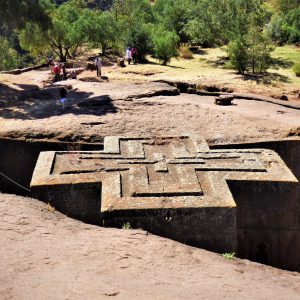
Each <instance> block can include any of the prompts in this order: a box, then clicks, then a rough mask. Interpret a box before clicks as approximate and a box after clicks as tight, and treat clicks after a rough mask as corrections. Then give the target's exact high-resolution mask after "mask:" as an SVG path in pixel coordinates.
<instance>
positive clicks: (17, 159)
mask: <svg viewBox="0 0 300 300" xmlns="http://www.w3.org/2000/svg"><path fill="white" fill-rule="evenodd" d="M234 148H238V149H243V148H244V149H246V148H247V149H252V148H265V149H271V150H274V151H276V152H277V153H278V154H279V155H280V156H281V158H282V159H283V160H284V162H285V163H286V165H287V166H288V167H289V168H290V170H291V171H292V172H293V174H294V175H295V176H296V178H297V179H298V180H300V140H299V139H298V140H282V141H270V142H259V143H243V144H229V145H228V144H224V145H212V146H211V149H234ZM102 149H103V145H102V144H100V143H97V144H92V143H76V142H72V143H68V142H63V141H59V142H58V141H47V140H46V141H45V140H44V141H36V140H20V139H11V138H2V139H0V153H1V156H0V172H1V173H2V174H1V175H0V191H1V192H3V193H9V194H17V195H23V196H32V195H31V193H30V192H29V191H27V190H25V189H24V188H23V187H25V188H26V189H29V185H30V181H31V178H32V174H33V171H34V168H35V164H36V161H37V159H38V156H39V154H40V152H43V151H72V150H82V151H95V150H102ZM3 174H4V175H5V176H7V177H9V178H10V179H12V180H13V181H14V182H12V181H10V180H8V179H7V178H6V177H4V176H3ZM16 183H17V184H16ZM228 185H229V188H230V191H231V193H232V195H233V197H234V199H235V200H236V202H237V207H238V209H237V228H238V231H237V235H238V244H239V246H238V253H237V256H238V257H240V258H247V259H250V260H252V261H257V262H260V263H264V264H269V265H273V266H276V267H279V268H283V269H288V270H296V271H300V268H299V266H298V265H296V261H297V260H299V257H295V266H293V265H291V264H289V265H285V264H281V263H280V262H276V263H275V264H274V263H272V259H271V258H272V256H274V255H275V253H276V252H278V251H280V252H282V253H285V251H286V249H287V248H290V247H291V245H290V244H293V247H294V250H295V251H296V253H299V251H300V238H299V236H300V231H298V234H296V235H295V234H289V235H288V236H287V244H284V243H281V244H280V245H281V246H280V247H281V248H280V249H278V248H276V247H275V248H274V247H273V246H272V243H271V242H270V237H272V239H273V241H276V240H278V239H279V236H278V230H277V229H272V228H270V229H268V230H269V231H268V232H266V229H263V230H262V229H260V228H250V229H249V228H245V224H244V220H245V219H246V217H247V214H248V213H249V212H248V210H249V207H250V209H259V208H260V204H259V203H258V202H257V201H256V202H255V201H253V199H251V197H249V196H248V195H247V189H244V188H243V189H244V190H241V187H240V186H239V185H237V184H235V182H230V181H229V182H228ZM21 186H22V187H21ZM247 188H249V189H250V190H251V185H248V184H247ZM250 194H251V193H250ZM261 200H262V201H263V199H261ZM252 203H253V204H252ZM257 203H258V204H257ZM251 205H253V206H252V207H251ZM255 205H258V207H255ZM299 206H300V199H298V207H297V213H298V225H299V226H300V211H299ZM264 209H265V207H264ZM291 213H294V212H291ZM285 217H287V218H290V217H291V216H285ZM158 234H159V233H158ZM275 244H276V243H275ZM295 251H293V253H295ZM296 255H297V254H296Z"/></svg>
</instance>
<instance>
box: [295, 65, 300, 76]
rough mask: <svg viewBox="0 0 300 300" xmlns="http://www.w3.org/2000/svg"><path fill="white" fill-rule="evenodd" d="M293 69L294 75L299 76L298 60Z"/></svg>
mask: <svg viewBox="0 0 300 300" xmlns="http://www.w3.org/2000/svg"><path fill="white" fill-rule="evenodd" d="M293 70H294V72H295V74H296V76H297V77H300V63H299V62H298V63H296V64H295V65H294V68H293Z"/></svg>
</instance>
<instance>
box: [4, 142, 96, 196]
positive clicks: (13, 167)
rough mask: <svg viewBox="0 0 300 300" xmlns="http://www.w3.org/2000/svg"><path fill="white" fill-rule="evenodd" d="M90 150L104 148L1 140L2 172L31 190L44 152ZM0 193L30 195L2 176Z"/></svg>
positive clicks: (74, 144) (62, 143) (61, 143)
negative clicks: (38, 160) (39, 157)
mask: <svg viewBox="0 0 300 300" xmlns="http://www.w3.org/2000/svg"><path fill="white" fill-rule="evenodd" d="M74 147H75V148H76V149H82V150H90V149H93V150H95V149H97V147H98V148H102V147H101V145H94V144H93V145H89V144H79V143H73V144H70V143H64V142H49V141H34V140H14V139H5V138H1V139H0V172H1V173H3V174H5V175H6V176H8V177H9V178H11V179H13V180H14V181H16V182H17V183H19V184H20V185H22V186H24V187H26V188H28V189H29V186H30V181H31V177H32V174H33V170H34V168H35V164H36V162H37V159H38V156H39V154H40V152H42V151H55V150H56V151H59V150H60V151H61V150H62V151H68V150H72V149H74ZM0 191H1V192H2V193H8V194H17V195H22V196H27V195H30V192H28V191H26V190H24V189H23V188H21V187H19V186H18V185H16V184H15V183H13V182H11V181H9V180H8V179H6V178H5V177H4V176H3V175H1V174H0Z"/></svg>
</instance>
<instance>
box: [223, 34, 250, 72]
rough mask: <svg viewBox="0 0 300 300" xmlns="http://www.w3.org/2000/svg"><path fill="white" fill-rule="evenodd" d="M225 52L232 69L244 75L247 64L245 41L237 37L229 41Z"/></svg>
mask: <svg viewBox="0 0 300 300" xmlns="http://www.w3.org/2000/svg"><path fill="white" fill-rule="evenodd" d="M226 51H227V54H228V56H229V60H230V63H231V65H232V67H233V68H234V69H236V70H237V71H238V72H239V73H242V74H244V73H245V71H246V70H247V62H248V48H247V44H246V41H245V39H244V38H242V37H238V38H236V39H235V40H234V41H231V42H230V44H229V46H228V48H227V49H226Z"/></svg>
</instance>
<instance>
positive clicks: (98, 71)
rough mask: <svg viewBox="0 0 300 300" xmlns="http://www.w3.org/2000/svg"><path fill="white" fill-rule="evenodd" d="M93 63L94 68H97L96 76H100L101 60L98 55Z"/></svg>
mask: <svg viewBox="0 0 300 300" xmlns="http://www.w3.org/2000/svg"><path fill="white" fill-rule="evenodd" d="M95 65H96V69H97V77H101V68H102V61H101V58H100V57H97V58H96V60H95Z"/></svg>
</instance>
